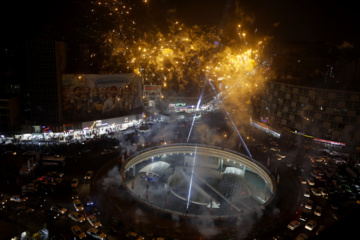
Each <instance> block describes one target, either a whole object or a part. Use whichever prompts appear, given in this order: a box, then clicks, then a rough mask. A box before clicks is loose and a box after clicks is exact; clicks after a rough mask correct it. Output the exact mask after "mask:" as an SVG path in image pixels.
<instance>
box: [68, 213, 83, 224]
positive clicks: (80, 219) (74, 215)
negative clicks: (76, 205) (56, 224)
mask: <svg viewBox="0 0 360 240" xmlns="http://www.w3.org/2000/svg"><path fill="white" fill-rule="evenodd" d="M68 217H69V218H71V219H72V220H74V221H75V222H79V223H82V222H84V221H85V217H84V216H83V215H82V214H80V213H78V212H69V215H68Z"/></svg>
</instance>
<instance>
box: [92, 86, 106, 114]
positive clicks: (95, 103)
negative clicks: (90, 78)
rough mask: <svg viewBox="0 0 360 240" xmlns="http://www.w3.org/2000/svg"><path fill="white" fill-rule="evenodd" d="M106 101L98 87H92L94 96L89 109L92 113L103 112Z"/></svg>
mask: <svg viewBox="0 0 360 240" xmlns="http://www.w3.org/2000/svg"><path fill="white" fill-rule="evenodd" d="M103 106H104V102H103V100H102V98H101V97H100V91H99V89H98V88H97V87H93V89H92V97H91V99H90V102H89V110H90V113H91V114H95V115H99V114H101V113H102V109H103Z"/></svg>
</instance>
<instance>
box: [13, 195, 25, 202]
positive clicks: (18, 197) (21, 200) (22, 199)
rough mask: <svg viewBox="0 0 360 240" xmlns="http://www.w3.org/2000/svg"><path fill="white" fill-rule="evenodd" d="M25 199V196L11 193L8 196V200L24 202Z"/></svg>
mask: <svg viewBox="0 0 360 240" xmlns="http://www.w3.org/2000/svg"><path fill="white" fill-rule="evenodd" d="M26 200H28V197H26V196H20V195H13V196H11V197H10V201H12V202H25V201H26Z"/></svg>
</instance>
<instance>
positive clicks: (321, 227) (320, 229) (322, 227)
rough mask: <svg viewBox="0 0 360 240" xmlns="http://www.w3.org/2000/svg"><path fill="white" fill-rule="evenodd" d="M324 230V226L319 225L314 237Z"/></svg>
mask: <svg viewBox="0 0 360 240" xmlns="http://www.w3.org/2000/svg"><path fill="white" fill-rule="evenodd" d="M324 230H325V226H324V225H321V226H320V227H319V228H318V230H317V231H316V233H315V234H316V235H319V234H320V233H321V232H323V231H324Z"/></svg>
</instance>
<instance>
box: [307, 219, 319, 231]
mask: <svg viewBox="0 0 360 240" xmlns="http://www.w3.org/2000/svg"><path fill="white" fill-rule="evenodd" d="M316 224H317V223H316V221H314V220H310V221H308V222H307V223H306V224H305V229H307V230H309V231H312V230H314V228H315V227H316Z"/></svg>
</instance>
